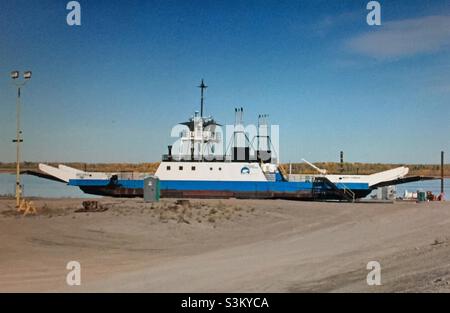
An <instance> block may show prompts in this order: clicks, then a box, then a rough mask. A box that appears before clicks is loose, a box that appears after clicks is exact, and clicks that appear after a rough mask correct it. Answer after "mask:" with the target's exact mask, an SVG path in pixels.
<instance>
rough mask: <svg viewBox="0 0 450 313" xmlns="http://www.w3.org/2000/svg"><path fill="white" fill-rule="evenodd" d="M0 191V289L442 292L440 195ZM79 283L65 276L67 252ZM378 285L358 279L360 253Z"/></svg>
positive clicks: (447, 216) (449, 226) (446, 224)
mask: <svg viewBox="0 0 450 313" xmlns="http://www.w3.org/2000/svg"><path fill="white" fill-rule="evenodd" d="M81 202H82V200H81V199H36V200H35V203H36V204H37V206H38V207H39V208H40V213H39V214H38V215H37V216H29V217H22V216H17V215H16V213H15V211H14V201H13V200H7V199H0V291H3V292H5V291H6V292H12V291H26V292H28V291H63V292H81V291H82V292H84V291H88V292H91V291H106V292H108V291H125V292H130V291H145V292H184V291H186V292H221V291H222V292H265V291H267V292H269V291H270V292H272V291H273V292H303V291H308V292H309V291H312V292H316V291H323V292H347V291H351V292H354V291H362V292H391V291H395V292H411V291H420V292H422V291H427V292H428V291H431V292H448V291H450V202H443V203H438V202H433V203H420V204H418V203H411V202H397V203H394V204H391V203H383V204H373V203H371V204H364V203H355V204H353V203H320V202H314V203H312V202H295V201H284V200H235V199H230V200H190V203H189V204H182V205H176V204H175V200H166V199H163V200H162V201H161V202H159V203H157V204H148V203H144V202H143V201H142V200H141V199H127V200H124V199H109V198H104V199H101V200H100V203H101V204H102V205H103V206H104V207H106V208H108V210H106V211H104V212H95V213H93V212H91V213H77V212H75V211H76V210H77V209H79V208H81V207H82V205H81ZM71 260H76V261H78V262H80V264H81V286H73V287H70V286H68V285H67V284H66V275H67V273H68V272H69V270H67V269H66V264H67V262H69V261H71ZM372 260H375V261H378V262H379V263H380V264H381V282H382V285H381V286H368V285H367V283H366V276H367V274H368V273H369V270H367V269H366V265H367V263H368V262H369V261H372Z"/></svg>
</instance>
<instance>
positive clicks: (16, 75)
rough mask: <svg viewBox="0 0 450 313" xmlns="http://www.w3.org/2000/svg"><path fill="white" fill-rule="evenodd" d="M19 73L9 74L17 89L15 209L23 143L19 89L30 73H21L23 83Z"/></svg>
mask: <svg viewBox="0 0 450 313" xmlns="http://www.w3.org/2000/svg"><path fill="white" fill-rule="evenodd" d="M19 76H20V73H19V71H12V72H11V79H12V80H13V82H14V85H16V87H17V100H16V109H17V111H16V139H13V142H15V143H16V207H17V208H18V207H19V206H20V197H21V195H22V186H21V185H20V143H21V142H23V139H22V136H21V135H22V131H21V130H20V89H21V88H22V87H23V86H25V84H26V83H27V81H28V80H29V79H30V78H31V71H26V72H24V73H23V78H24V80H23V81H18V80H17V79H18V78H19Z"/></svg>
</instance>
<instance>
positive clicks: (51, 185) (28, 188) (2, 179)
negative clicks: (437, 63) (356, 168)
mask: <svg viewBox="0 0 450 313" xmlns="http://www.w3.org/2000/svg"><path fill="white" fill-rule="evenodd" d="M21 177H22V185H23V192H24V195H25V196H26V197H46V198H59V197H70V198H93V197H95V196H92V195H86V194H85V193H83V192H82V191H81V190H80V189H79V188H78V187H73V186H67V185H66V184H64V183H59V182H55V181H51V180H47V179H43V178H39V177H35V176H30V175H22V176H21ZM15 184H16V176H15V175H13V174H0V195H14V193H15ZM444 186H445V194H446V196H447V197H446V199H447V200H448V199H449V197H450V178H446V179H445V181H444ZM440 188H441V181H440V180H428V181H419V182H413V183H408V184H402V185H397V186H396V191H397V196H403V193H404V192H405V190H407V191H409V192H411V191H418V190H419V191H431V192H433V193H434V194H435V195H438V194H439V193H440Z"/></svg>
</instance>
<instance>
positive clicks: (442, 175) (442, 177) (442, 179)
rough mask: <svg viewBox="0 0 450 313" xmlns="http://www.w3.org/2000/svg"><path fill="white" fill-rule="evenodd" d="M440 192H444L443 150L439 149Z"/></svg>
mask: <svg viewBox="0 0 450 313" xmlns="http://www.w3.org/2000/svg"><path fill="white" fill-rule="evenodd" d="M441 194H442V195H443V194H444V151H441Z"/></svg>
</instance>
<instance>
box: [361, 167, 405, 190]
mask: <svg viewBox="0 0 450 313" xmlns="http://www.w3.org/2000/svg"><path fill="white" fill-rule="evenodd" d="M408 171H409V168H407V167H405V166H401V167H397V168H394V169H392V170H387V171H384V172H379V173H375V174H371V175H368V176H367V182H368V184H369V187H372V188H373V187H375V188H376V187H380V184H383V183H388V184H389V185H396V184H395V182H396V181H397V180H398V182H397V184H398V183H402V182H401V179H402V178H404V177H405V176H406V175H407V174H408Z"/></svg>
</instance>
